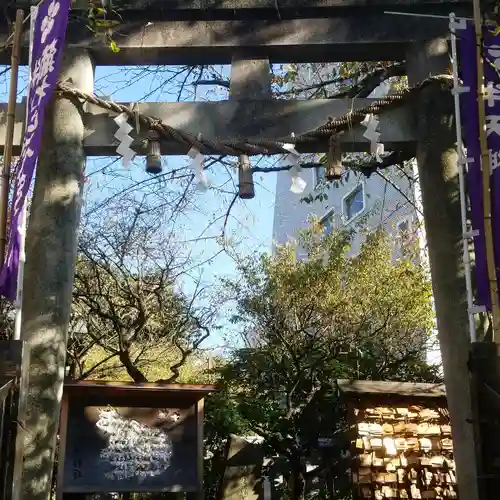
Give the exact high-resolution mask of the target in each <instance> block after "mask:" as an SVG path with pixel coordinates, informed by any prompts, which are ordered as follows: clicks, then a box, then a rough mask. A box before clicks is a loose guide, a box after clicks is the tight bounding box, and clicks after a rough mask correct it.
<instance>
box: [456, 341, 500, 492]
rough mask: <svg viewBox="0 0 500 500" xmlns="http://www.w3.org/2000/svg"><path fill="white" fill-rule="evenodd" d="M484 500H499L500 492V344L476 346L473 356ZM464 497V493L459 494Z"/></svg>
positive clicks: (483, 343)
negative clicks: (499, 494)
mask: <svg viewBox="0 0 500 500" xmlns="http://www.w3.org/2000/svg"><path fill="white" fill-rule="evenodd" d="M470 367H471V372H472V379H473V382H474V384H473V395H474V397H475V401H474V402H475V410H476V411H475V414H474V422H475V423H476V424H477V425H475V426H474V427H475V430H476V436H475V437H476V444H477V446H476V449H477V462H478V479H479V481H478V483H479V493H480V498H481V499H483V500H497V498H498V492H499V488H500V422H499V419H498V417H497V415H498V413H499V411H500V370H499V368H500V367H499V363H498V344H496V343H494V342H474V343H473V344H472V352H471V363H470ZM459 494H460V492H459Z"/></svg>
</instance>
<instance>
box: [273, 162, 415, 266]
mask: <svg viewBox="0 0 500 500" xmlns="http://www.w3.org/2000/svg"><path fill="white" fill-rule="evenodd" d="M323 176H324V168H323V167H319V168H316V169H307V170H305V169H304V170H303V171H302V172H301V177H302V178H303V179H304V180H305V181H306V182H307V188H306V191H305V193H303V194H302V195H296V194H293V193H291V192H290V184H291V180H290V175H289V174H288V172H279V173H278V180H277V186H276V203H275V209H274V226H273V237H274V242H275V243H277V244H283V243H286V242H287V241H288V240H289V239H290V238H293V237H294V236H295V235H296V233H297V230H298V229H300V228H303V227H306V226H307V221H308V218H309V216H310V215H315V216H317V217H318V218H320V220H321V222H322V224H323V225H324V226H325V228H326V230H327V231H328V230H330V229H331V228H333V227H336V228H346V229H354V230H355V234H354V237H353V241H352V247H351V250H350V254H351V255H355V254H357V253H358V251H359V247H360V245H361V243H362V241H363V239H364V237H365V235H366V230H370V229H376V228H380V227H382V228H384V229H385V230H386V231H387V232H388V233H390V234H392V235H393V236H394V240H395V256H398V254H399V250H398V247H400V246H401V245H404V244H407V242H408V241H409V239H411V240H413V238H419V239H422V238H424V237H425V236H424V234H423V231H422V227H421V226H422V220H421V214H420V209H419V198H420V197H419V191H418V181H416V180H415V179H416V178H415V172H413V171H412V170H411V169H410V168H409V167H406V168H402V167H391V168H389V169H386V170H383V171H381V172H374V173H373V174H372V175H371V176H370V177H365V176H364V175H363V174H359V173H355V172H353V171H348V170H346V171H345V172H344V174H343V178H342V181H341V182H340V183H338V186H335V185H334V184H332V183H327V184H325V183H324V181H323ZM318 183H323V184H322V187H321V188H320V189H321V192H324V193H325V194H326V195H327V199H325V200H319V199H317V200H315V201H313V202H312V203H310V204H308V203H305V202H304V201H303V198H304V197H305V195H307V194H308V193H310V192H312V193H313V197H314V193H315V191H314V190H315V188H316V186H317V185H318ZM421 247H422V248H424V247H425V241H422V243H421Z"/></svg>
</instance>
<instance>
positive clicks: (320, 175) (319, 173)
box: [314, 167, 325, 186]
mask: <svg viewBox="0 0 500 500" xmlns="http://www.w3.org/2000/svg"><path fill="white" fill-rule="evenodd" d="M324 178H325V167H316V168H315V169H314V186H317V185H318V184H319V183H320V182H323V179H324Z"/></svg>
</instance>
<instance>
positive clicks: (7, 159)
mask: <svg viewBox="0 0 500 500" xmlns="http://www.w3.org/2000/svg"><path fill="white" fill-rule="evenodd" d="M23 20H24V12H23V11H22V10H21V9H19V10H18V11H17V12H16V23H15V27H14V30H15V31H14V42H13V44H12V58H11V66H10V89H9V102H8V105H7V126H6V130H5V148H4V154H3V165H1V166H0V265H2V266H3V261H4V257H5V243H6V241H7V212H8V207H9V188H10V164H11V162H12V141H13V139H14V125H15V118H16V116H15V115H16V97H17V76H18V73H19V52H20V48H21V34H22V26H23Z"/></svg>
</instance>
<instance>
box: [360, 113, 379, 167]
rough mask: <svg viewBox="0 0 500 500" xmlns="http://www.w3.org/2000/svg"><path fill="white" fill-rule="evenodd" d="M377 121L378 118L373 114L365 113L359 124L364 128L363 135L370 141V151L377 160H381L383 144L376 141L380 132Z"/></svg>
mask: <svg viewBox="0 0 500 500" xmlns="http://www.w3.org/2000/svg"><path fill="white" fill-rule="evenodd" d="M379 123H380V122H379V121H378V118H377V117H376V116H375V115H373V114H369V115H366V116H365V119H364V120H363V121H362V122H361V125H363V127H365V128H366V131H365V133H364V134H363V137H364V138H365V139H368V140H369V141H370V152H371V153H372V154H375V157H376V158H377V161H381V160H380V155H381V154H384V145H383V144H381V143H379V142H378V141H379V139H380V132H378V126H379Z"/></svg>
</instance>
